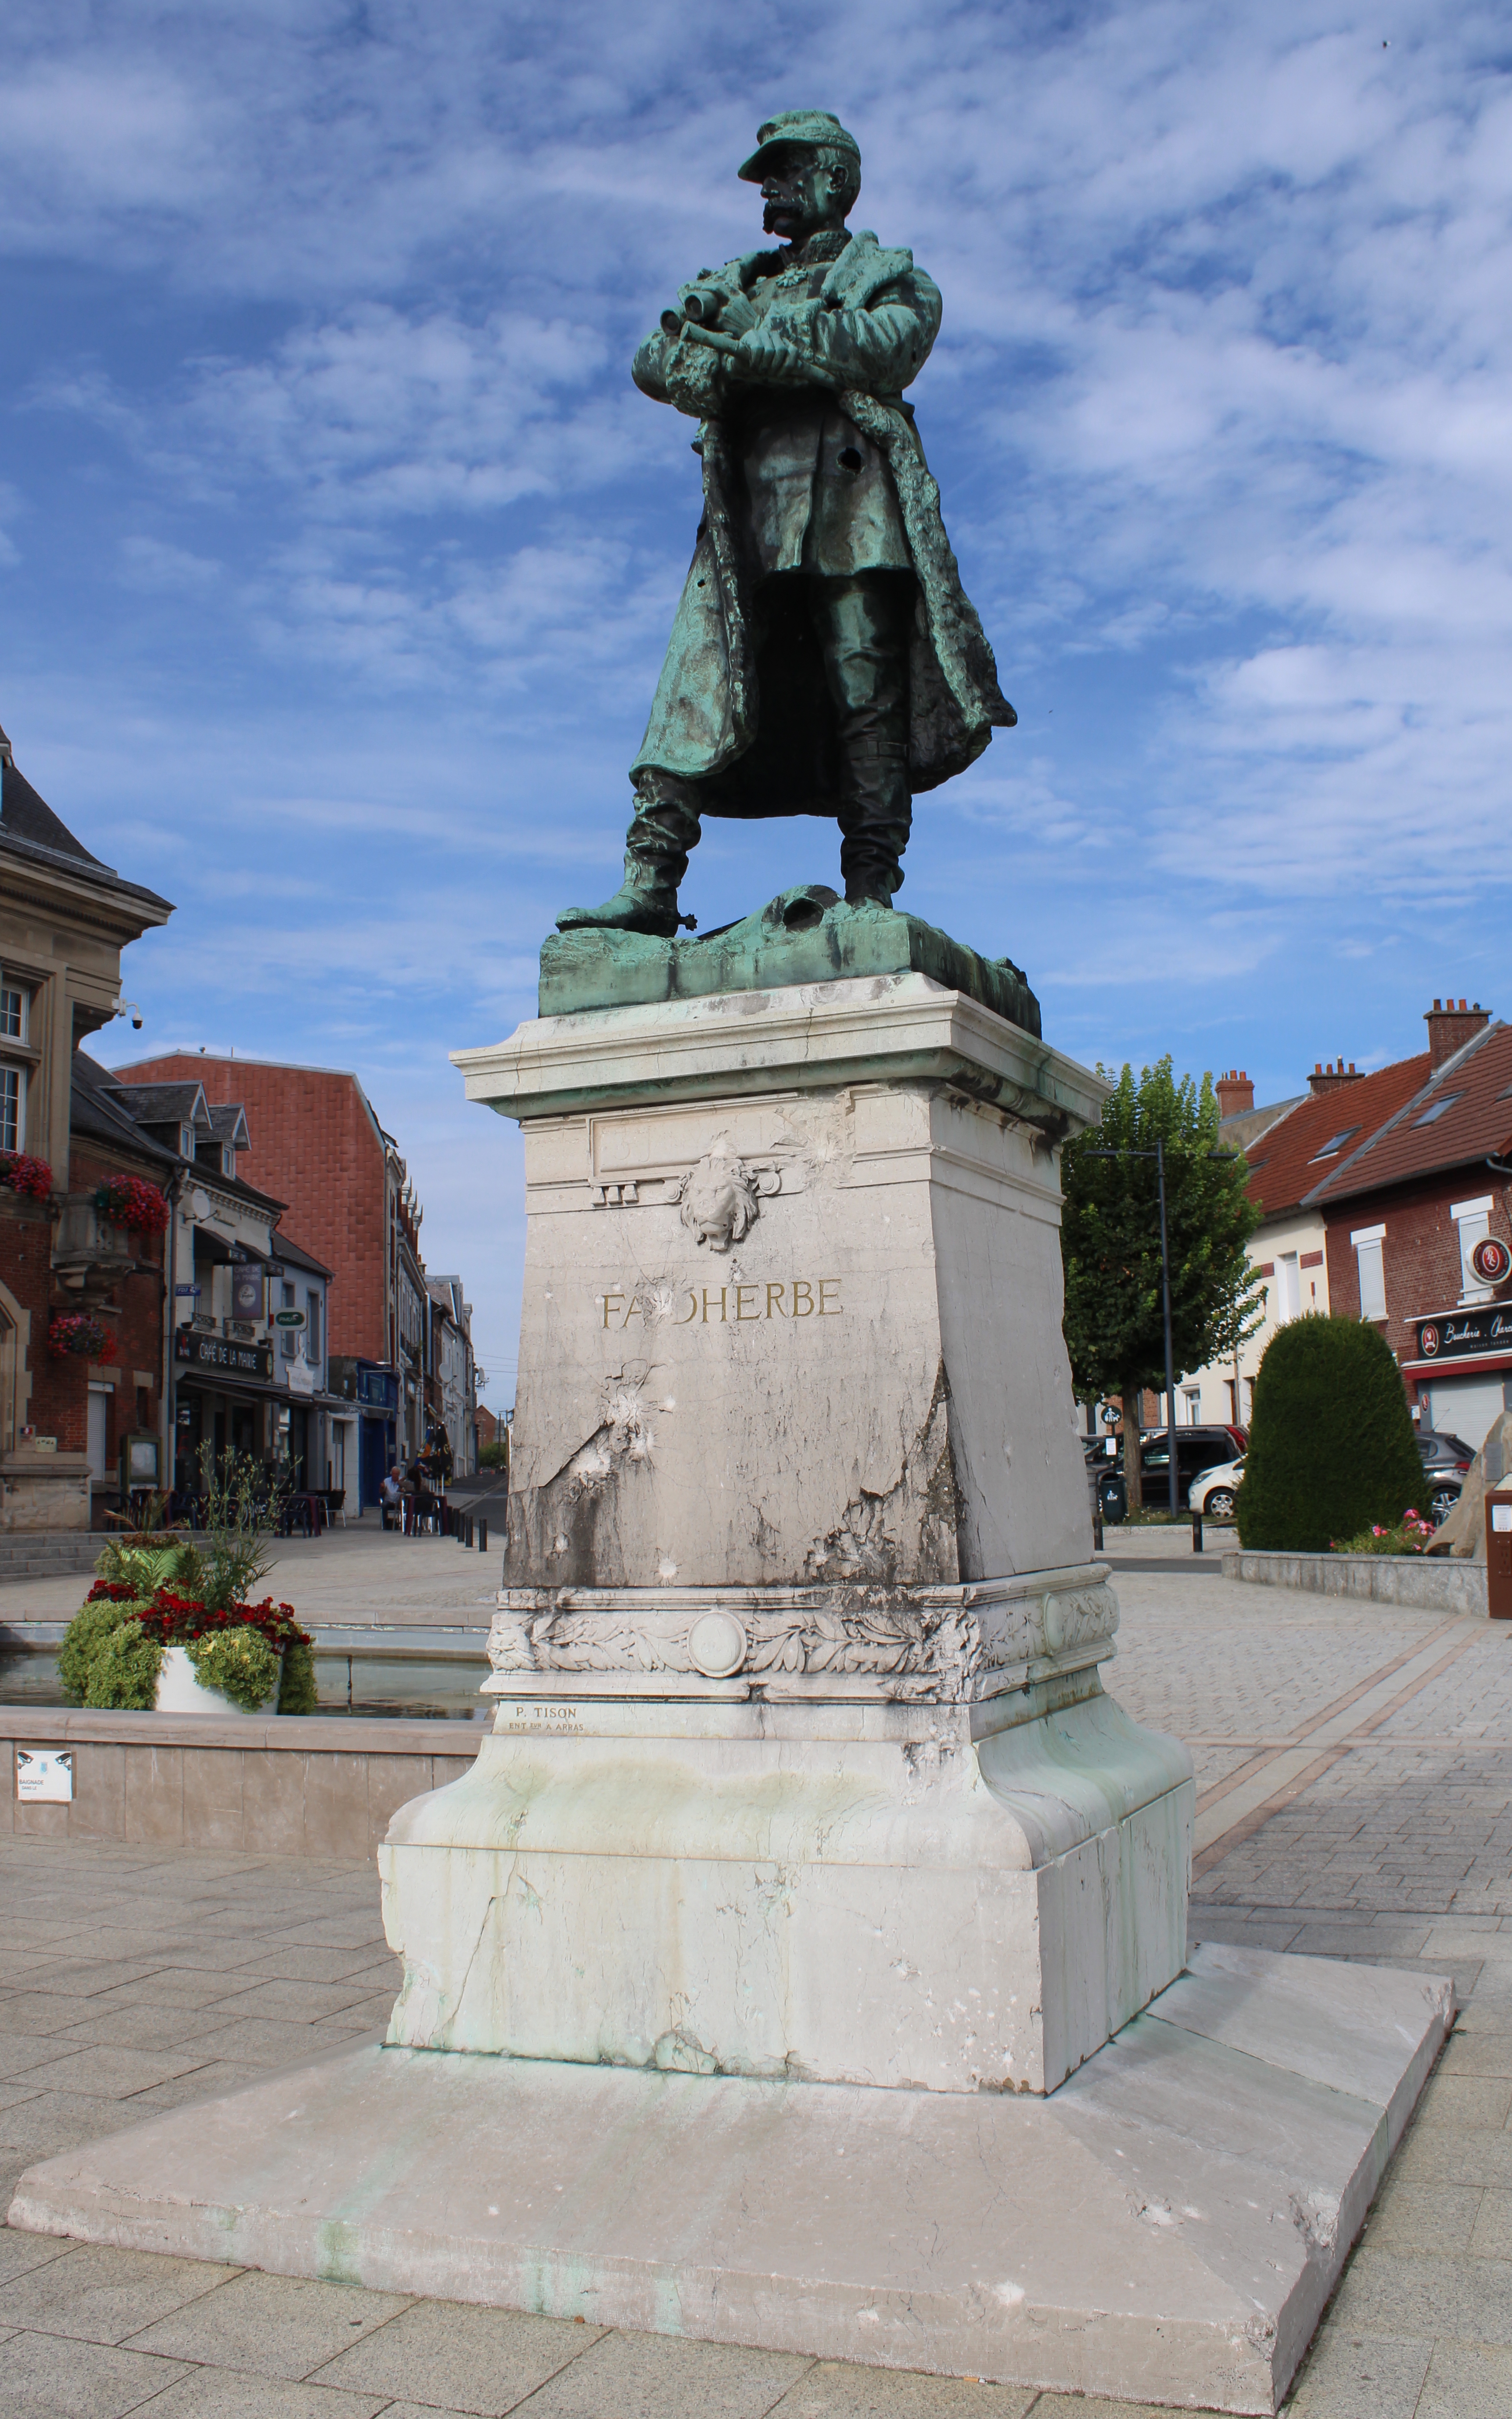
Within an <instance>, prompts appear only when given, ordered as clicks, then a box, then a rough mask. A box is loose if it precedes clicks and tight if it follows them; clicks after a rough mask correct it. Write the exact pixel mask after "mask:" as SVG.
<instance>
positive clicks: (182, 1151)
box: [178, 1125, 194, 1159]
mask: <svg viewBox="0 0 1512 2419" xmlns="http://www.w3.org/2000/svg"><path fill="white" fill-rule="evenodd" d="M178 1156H179V1158H180V1159H192V1158H193V1156H194V1129H193V1127H192V1126H191V1125H182V1126H180V1127H179V1129H178Z"/></svg>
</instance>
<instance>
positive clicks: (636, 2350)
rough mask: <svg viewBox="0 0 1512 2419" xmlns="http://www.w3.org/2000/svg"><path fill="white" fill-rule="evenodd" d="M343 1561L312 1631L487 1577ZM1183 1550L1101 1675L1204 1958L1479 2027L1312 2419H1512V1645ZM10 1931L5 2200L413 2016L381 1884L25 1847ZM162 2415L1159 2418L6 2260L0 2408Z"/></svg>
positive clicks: (1348, 2300)
mask: <svg viewBox="0 0 1512 2419" xmlns="http://www.w3.org/2000/svg"><path fill="white" fill-rule="evenodd" d="M338 1535H339V1533H338ZM328 1542H332V1541H321V1544H320V1545H318V1546H316V1547H314V1548H303V1547H296V1548H293V1549H292V1550H291V1551H290V1552H289V1554H288V1557H287V1562H286V1564H285V1566H284V1567H283V1568H282V1569H281V1571H280V1573H279V1575H278V1578H277V1579H276V1581H275V1585H276V1586H277V1587H278V1588H279V1590H280V1592H281V1593H291V1594H292V1593H293V1592H294V1588H295V1586H296V1585H300V1584H302V1585H303V1588H304V1591H305V1594H304V1596H303V1600H300V1599H299V1598H298V1597H297V1598H296V1600H297V1601H298V1602H299V1609H300V1610H301V1611H305V1612H307V1613H308V1614H309V1615H311V1616H312V1617H314V1616H315V1615H316V1614H317V1612H318V1611H320V1610H324V1609H325V1608H324V1607H322V1606H318V1605H317V1604H316V1603H315V1602H313V1601H312V1596H313V1595H314V1594H315V1592H316V1591H317V1590H318V1589H320V1588H326V1587H335V1586H340V1587H342V1588H343V1589H345V1588H346V1587H349V1586H350V1587H355V1586H357V1585H359V1583H360V1574H361V1571H362V1569H363V1567H364V1566H365V1567H366V1569H367V1570H368V1572H369V1574H370V1576H371V1574H372V1573H374V1572H377V1573H380V1574H387V1573H389V1572H391V1573H393V1574H394V1577H393V1579H391V1580H390V1581H389V1585H390V1587H394V1586H398V1585H400V1584H401V1583H403V1584H405V1586H410V1585H413V1586H415V1587H416V1588H418V1589H420V1591H421V1592H422V1593H423V1591H424V1589H426V1588H427V1587H429V1588H431V1589H433V1590H434V1589H436V1588H441V1587H445V1586H450V1585H452V1584H456V1585H467V1586H470V1587H471V1588H472V1590H473V1592H474V1594H475V1595H482V1594H483V1592H484V1589H483V1577H484V1574H485V1573H487V1574H488V1575H490V1576H491V1575H492V1572H493V1570H494V1568H495V1567H496V1565H495V1564H494V1563H493V1562H492V1560H490V1561H489V1562H488V1563H486V1564H485V1563H484V1562H483V1559H482V1558H481V1557H480V1556H476V1555H475V1556H474V1557H473V1558H472V1560H471V1563H470V1564H468V1565H467V1567H466V1578H465V1579H463V1578H462V1577H461V1576H460V1575H459V1577H458V1579H457V1580H456V1581H454V1582H453V1581H452V1580H451V1579H449V1577H448V1571H449V1569H452V1570H454V1569H455V1565H456V1564H463V1563H464V1559H465V1558H464V1553H463V1550H462V1549H461V1548H458V1547H456V1546H454V1545H451V1544H447V1545H444V1546H443V1545H440V1544H437V1543H435V1541H432V1542H430V1543H427V1541H424V1540H420V1541H415V1542H414V1543H413V1544H411V1542H410V1541H404V1540H396V1539H391V1538H387V1539H382V1540H378V1539H375V1538H374V1536H373V1535H372V1534H371V1533H370V1534H369V1536H368V1537H366V1538H354V1539H353V1542H352V1543H351V1544H350V1545H349V1546H347V1547H342V1546H341V1545H340V1544H339V1542H338V1543H336V1547H335V1551H334V1552H332V1553H330V1554H328V1555H327V1557H326V1559H325V1561H324V1562H322V1561H321V1560H320V1557H321V1555H322V1553H323V1551H324V1548H325V1547H326V1545H327V1544H328ZM1183 1544H1184V1533H1182V1532H1176V1533H1172V1534H1171V1535H1170V1536H1168V1537H1162V1536H1159V1535H1158V1534H1152V1533H1147V1534H1145V1535H1141V1536H1138V1537H1129V1536H1126V1537H1123V1538H1122V1539H1121V1538H1120V1536H1119V1534H1118V1533H1116V1532H1109V1534H1108V1554H1109V1558H1110V1559H1111V1560H1112V1562H1113V1563H1114V1565H1115V1574H1116V1584H1117V1587H1118V1591H1119V1596H1120V1601H1121V1604H1122V1607H1123V1631H1122V1633H1121V1654H1120V1656H1119V1659H1118V1661H1117V1663H1116V1664H1115V1665H1114V1666H1113V1667H1112V1669H1111V1671H1110V1672H1108V1674H1107V1679H1108V1684H1109V1686H1110V1687H1111V1688H1112V1690H1113V1692H1114V1693H1115V1694H1116V1695H1117V1696H1118V1697H1119V1698H1120V1699H1121V1700H1122V1701H1123V1703H1124V1704H1125V1705H1126V1706H1127V1707H1128V1709H1129V1710H1130V1712H1131V1713H1133V1714H1135V1715H1136V1716H1137V1717H1138V1718H1139V1719H1140V1720H1142V1721H1147V1722H1151V1723H1153V1724H1155V1725H1157V1726H1159V1727H1160V1728H1163V1729H1168V1730H1171V1731H1174V1732H1176V1733H1179V1734H1180V1735H1182V1736H1183V1737H1184V1738H1185V1739H1187V1740H1188V1742H1189V1743H1190V1745H1191V1748H1192V1751H1193V1754H1194V1757H1195V1759H1196V1763H1197V1767H1198V1779H1199V1814H1198V1840H1197V1858H1196V1879H1195V1883H1194V1890H1193V1902H1192V1920H1191V1931H1192V1936H1193V1937H1194V1939H1221V1940H1245V1941H1249V1942H1253V1943H1256V1944H1257V1945H1260V1946H1261V1947H1266V1948H1275V1949H1297V1950H1302V1951H1305V1952H1311V1953H1314V1954H1319V1955H1327V1956H1345V1957H1350V1958H1354V1959H1360V1960H1365V1961H1369V1962H1375V1963H1378V1964H1394V1965H1409V1966H1414V1967H1417V1968H1419V1969H1421V1970H1423V1971H1432V1972H1441V1973H1442V1972H1449V1973H1452V1974H1453V1975H1454V1977H1455V1979H1456V1981H1457V1984H1458V1986H1459V1994H1460V1996H1461V1999H1462V2001H1463V2003H1464V2004H1463V2007H1462V2011H1461V2014H1460V2017H1459V2024H1458V2026H1457V2028H1456V2031H1455V2034H1454V2037H1453V2038H1452V2040H1451V2042H1450V2043H1449V2045H1448V2048H1447V2050H1446V2052H1445V2054H1444V2057H1443V2063H1442V2065H1441V2067H1440V2069H1439V2072H1438V2073H1437V2074H1436V2076H1435V2077H1434V2079H1433V2081H1432V2082H1431V2083H1430V2085H1429V2086H1428V2090H1427V2092H1426V2093H1425V2095H1424V2099H1423V2101H1422V2103H1421V2104H1420V2107H1419V2110H1418V2113H1417V2116H1416V2117H1415V2119H1414V2120H1413V2124H1412V2126H1411V2128H1410V2129H1409V2132H1408V2134H1407V2135H1406V2138H1405V2139H1404V2141H1403V2143H1402V2146H1401V2148H1400V2149H1399V2150H1398V2152H1397V2158H1396V2160H1395V2161H1394V2163H1393V2165H1392V2168H1391V2170H1390V2173H1389V2175H1388V2177H1387V2180H1386V2183H1385V2186H1384V2188H1383V2190H1382V2194H1381V2196H1380V2198H1379V2199H1378V2201H1377V2204H1376V2207H1375V2209H1374V2211H1373V2212H1372V2214H1371V2217H1370V2220H1369V2223H1368V2225H1367V2229H1366V2232H1365V2235H1364V2237H1363V2239H1362V2241H1361V2243H1360V2245H1359V2247H1358V2249H1357V2250H1356V2252H1355V2255H1354V2257H1353V2259H1352V2262H1351V2264H1350V2267H1349V2269H1348V2271H1347V2272H1346V2274H1345V2278H1344V2281H1343V2284H1342V2286H1341V2288H1340V2289H1339V2292H1338V2294H1337V2295H1336V2299H1335V2302H1334V2304H1333V2307H1332V2309H1331V2310H1330V2312H1329V2314H1328V2316H1327V2318H1326V2319H1325V2320H1324V2323H1323V2326H1322V2328H1321V2331H1320V2334H1319V2337H1318V2340H1317V2342H1316V2344H1315V2346H1314V2348H1313V2351H1312V2355H1311V2357H1310V2360H1309V2362H1308V2364H1307V2365H1306V2368H1305V2370H1304V2372H1303V2374H1302V2376H1301V2378H1300V2379H1299V2380H1298V2382H1297V2385H1296V2387H1295V2389H1294V2392H1293V2396H1292V2398H1291V2403H1290V2404H1289V2406H1288V2407H1289V2410H1290V2411H1291V2412H1292V2413H1294V2414H1295V2419H1505V2414H1506V2413H1507V2412H1509V2411H1512V2130H1509V2128H1508V2116H1509V2111H1512V1764H1509V1760H1508V1753H1509V1749H1512V1636H1509V1635H1507V1634H1506V1633H1505V1632H1504V1631H1503V1630H1502V1629H1500V1628H1499V1627H1496V1626H1489V1625H1488V1624H1486V1623H1485V1622H1484V1621H1481V1620H1478V1619H1474V1618H1471V1617H1468V1616H1455V1617H1452V1618H1451V1617H1449V1616H1445V1615H1442V1614H1435V1613H1430V1612H1417V1611H1413V1610H1408V1609H1405V1608H1401V1607H1395V1606H1377V1605H1371V1604H1365V1603H1355V1602H1352V1601H1349V1600H1347V1599H1336V1598H1329V1597H1322V1596H1314V1595H1298V1594H1290V1593H1286V1592H1282V1591H1279V1590H1275V1589H1270V1588H1262V1587H1253V1586H1242V1585H1240V1584H1239V1583H1237V1582H1232V1581H1226V1580H1225V1579H1222V1577H1221V1576H1220V1575H1219V1571H1218V1565H1217V1563H1216V1561H1215V1560H1214V1559H1212V1558H1205V1559H1203V1560H1201V1561H1199V1560H1197V1559H1196V1558H1195V1557H1191V1556H1189V1555H1185V1554H1184V1553H1183V1552H1182V1550H1181V1547H1182V1545H1183ZM406 1557H409V1558H411V1559H410V1560H408V1562H407V1563H406V1560H405V1558H406ZM451 1558H454V1560H453V1559H451ZM321 1574H324V1575H325V1576H324V1577H322V1576H321ZM406 1574H407V1575H406ZM71 1584H74V1585H75V1586H76V1583H71ZM46 1585H47V1586H48V1587H50V1588H51V1587H53V1586H54V1585H56V1583H55V1582H47V1583H46ZM33 1609H34V1610H38V1611H43V1610H46V1608H45V1607H43V1606H41V1605H37V1606H35V1607H34V1608H33ZM395 1609H397V1608H395ZM328 1617H329V1616H328ZM346 1617H348V1618H349V1617H351V1615H350V1614H348V1615H347V1616H346ZM369 1617H370V1618H371V1617H374V1613H373V1610H372V1609H371V1608H370V1611H369ZM405 1617H406V1618H409V1619H413V1618H414V1617H415V1614H414V1609H413V1605H411V1606H409V1607H406V1608H405ZM451 1617H452V1619H453V1620H454V1619H455V1618H456V1614H455V1611H453V1612H452V1615H451ZM0 1903H3V1922H0V2010H3V2013H0V2185H3V2187H4V2190H5V2193H6V2196H7V2198H8V2195H9V2190H10V2188H11V2187H12V2186H13V2184H14V2181H15V2180H16V2178H17V2177H18V2176H19V2175H20V2173H21V2172H22V2170H23V2168H24V2167H25V2166H27V2165H31V2164H32V2163H33V2162H34V2161H35V2160H37V2159H38V2158H40V2157H44V2156H46V2155H47V2154H48V2153H49V2152H51V2151H54V2150H63V2149H69V2147H71V2146H72V2145H74V2144H77V2143H80V2142H84V2141H86V2140H89V2139H91V2138H93V2137H94V2136H96V2135H99V2134H103V2133H107V2132H112V2131H115V2129H117V2128H118V2127H120V2126H121V2125H125V2124H130V2123H131V2122H132V2121H133V2120H134V2119H136V2118H138V2117H139V2116H143V2115H145V2114H146V2113H147V2112H148V2111H150V2110H153V2109H162V2108H168V2107H175V2106H178V2105H181V2104H183V2103H190V2102H193V2101H196V2100H200V2099H203V2098H205V2097H206V2096H207V2095H209V2094H211V2093H214V2092H218V2091H223V2090H226V2089H229V2088H233V2087H234V2086H235V2085H237V2083H240V2082H242V2081H245V2080H248V2079H250V2078H252V2077H253V2076H257V2075H264V2074H267V2072H270V2071H271V2070H274V2069H277V2068H279V2067H283V2066H287V2065H291V2064H294V2063H296V2062H298V2061H301V2060H303V2059H305V2058H307V2057H309V2056H310V2055H311V2054H312V2052H313V2051H316V2050H319V2049H321V2048H324V2047H327V2046H335V2045H339V2044H341V2043H343V2042H351V2041H355V2040H358V2039H359V2038H361V2037H362V2036H364V2035H367V2034H371V2033H372V2032H373V2031H374V2029H375V2028H376V2027H378V2026H381V2024H382V2023H383V2022H384V2020H385V2019H386V2017H387V2014H388V2010H389V2003H390V2001H391V1999H392V1995H393V1993H394V1990H395V1987H396V1984H397V1971H396V1966H395V1961H394V1960H393V1958H392V1956H391V1955H390V1953H389V1949H388V1948H387V1946H386V1944H385V1942H384V1938H383V1931H382V1925H381V1922H380V1920H379V1913H378V1889H377V1879H376V1875H375V1874H374V1872H373V1871H372V1870H371V1868H369V1867H368V1866H366V1865H317V1864H313V1863H311V1862H308V1861H303V1860H295V1859H276V1858H258V1857H246V1856H242V1857H215V1856H206V1855H200V1854H176V1855H164V1854H162V1853H160V1852H154V1851H148V1850H144V1849H131V1848H120V1847H85V1846H79V1845H75V1846H66V1845H60V1844H54V1843H52V1842H46V1843H43V1842H37V1841H13V1842H7V1843H6V1844H5V1846H4V1847H3V1849H0ZM140 2410H150V2411H153V2412H154V2413H161V2414H163V2419H168V2414H170V2413H172V2414H175V2419H178V2414H183V2419H243V2414H245V2419H343V2414H350V2419H368V2414H377V2413H379V2412H383V2413H386V2414H389V2419H422V2414H427V2413H428V2414H430V2415H431V2419H438V2414H439V2419H444V2414H445V2413H447V2412H469V2413H485V2412H486V2413H502V2412H506V2411H524V2412H528V2413H529V2414H530V2419H673V2414H676V2419H757V2414H762V2413H767V2412H780V2413H781V2414H783V2419H988V2414H991V2419H1027V2414H1029V2413H1031V2412H1032V2413H1033V2419H1052V2414H1063V2419H1136V2411H1135V2407H1134V2406H1131V2405H1124V2404H1114V2403H1108V2402H1102V2401H1084V2400H1078V2399H1076V2398H1074V2397H1067V2396H1062V2395H1057V2394H1035V2393H1033V2392H1031V2391H1025V2390H1023V2389H1021V2388H1017V2387H1007V2386H985V2385H978V2384H973V2383H970V2382H966V2381H962V2380H941V2379H936V2378H927V2377H917V2376H909V2375H900V2374H894V2373H890V2372H886V2371H878V2370H867V2369H856V2368H849V2367H844V2366H839V2365H832V2364H829V2363H823V2362H814V2361H811V2360H808V2359H806V2358H803V2357H802V2356H798V2355H791V2356H789V2355H784V2354H778V2353H772V2352H758V2351H744V2350H739V2349H731V2348H729V2347H720V2346H708V2345H699V2344H692V2343H684V2342H680V2341H678V2340H676V2339H673V2338H666V2337H650V2336H634V2335H629V2334H616V2333H613V2332H606V2331H603V2330H600V2329H597V2328H594V2327H591V2326H585V2325H582V2324H573V2323H569V2322H567V2321H561V2320H555V2319H536V2318H527V2317H521V2316H517V2315H515V2314H513V2313H511V2312H505V2311H497V2310H484V2309H477V2308H470V2307H466V2306H461V2305H457V2304H447V2303H434V2302H427V2301H423V2300H416V2299H411V2298H408V2297H405V2296H403V2295H397V2294H383V2293H369V2292H365V2291H363V2290H361V2289H360V2288H357V2287H353V2286H344V2285H336V2284H331V2285H324V2284H320V2285H316V2284H308V2283H300V2282H296V2281H292V2280H288V2279H284V2278H280V2277H274V2276H267V2275H262V2274H259V2273H255V2272H252V2271H238V2270H236V2269H233V2268H221V2267H208V2266H205V2265H203V2264H200V2263H197V2262H193V2261H187V2260H180V2259H171V2258H158V2257H150V2256H148V2255H145V2254H138V2253H126V2252H114V2251H107V2250H101V2249H97V2248H92V2247H90V2246H87V2245H74V2246H71V2247H70V2246H69V2244H68V2243H67V2242H61V2241H55V2240H52V2239H47V2238H42V2237H38V2236H32V2235H27V2234H22V2233H18V2232H14V2231H11V2230H4V2231H0V2414H22V2413H24V2414H27V2419H44V2414H45V2419H75V2415H76V2419H86V2414H87V2419H115V2414H117V2413H125V2412H128V2411H140Z"/></svg>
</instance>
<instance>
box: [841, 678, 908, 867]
mask: <svg viewBox="0 0 1512 2419" xmlns="http://www.w3.org/2000/svg"><path fill="white" fill-rule="evenodd" d="M902 720H903V716H902V715H901V713H900V714H899V716H898V721H899V723H900V724H901V723H902ZM846 753H847V767H846V770H847V780H846V791H845V794H844V795H843V797H842V799H841V804H840V817H839V821H840V872H841V876H842V878H843V880H844V882H845V886H846V905H847V906H848V907H891V906H892V904H893V892H894V891H895V890H901V889H902V887H903V864H902V857H903V852H904V850H905V849H906V848H907V847H908V844H909V832H910V830H911V829H912V827H913V799H912V797H911V795H910V794H909V763H908V747H907V744H906V742H905V741H904V740H903V739H902V738H901V737H896V738H894V737H891V736H889V737H886V738H881V737H878V736H876V735H874V734H868V735H867V736H866V737H864V738H858V739H853V740H852V741H851V742H850V745H849V747H848V749H847V751H846Z"/></svg>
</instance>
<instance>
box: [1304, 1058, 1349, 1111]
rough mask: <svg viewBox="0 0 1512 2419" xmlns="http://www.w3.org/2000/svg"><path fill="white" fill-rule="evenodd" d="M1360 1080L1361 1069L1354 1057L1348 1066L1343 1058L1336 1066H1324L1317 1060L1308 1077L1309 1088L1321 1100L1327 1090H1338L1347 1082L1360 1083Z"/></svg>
mask: <svg viewBox="0 0 1512 2419" xmlns="http://www.w3.org/2000/svg"><path fill="white" fill-rule="evenodd" d="M1360 1081H1361V1076H1360V1071H1359V1069H1358V1068H1357V1067H1356V1066H1355V1063H1354V1061H1353V1059H1351V1060H1350V1063H1349V1065H1348V1066H1347V1067H1346V1066H1345V1064H1344V1061H1343V1059H1342V1058H1341V1059H1340V1060H1339V1062H1338V1065H1337V1066H1336V1067H1322V1066H1320V1065H1318V1064H1317V1063H1316V1062H1315V1063H1314V1066H1313V1071H1312V1073H1311V1074H1310V1075H1309V1076H1308V1078H1307V1089H1308V1091H1309V1092H1310V1093H1311V1094H1312V1096H1313V1099H1314V1100H1315V1101H1321V1099H1322V1096H1323V1094H1324V1093H1325V1092H1336V1091H1338V1090H1340V1089H1341V1087H1342V1086H1344V1085H1345V1084H1358V1083H1359V1082H1360Z"/></svg>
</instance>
